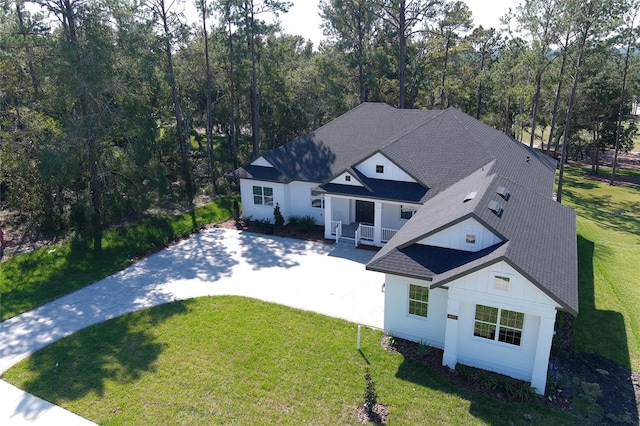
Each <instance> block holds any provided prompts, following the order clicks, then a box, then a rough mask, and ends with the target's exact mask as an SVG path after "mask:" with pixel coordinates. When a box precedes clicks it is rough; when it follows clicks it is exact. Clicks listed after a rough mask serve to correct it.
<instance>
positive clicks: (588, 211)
mask: <svg viewBox="0 0 640 426" xmlns="http://www.w3.org/2000/svg"><path fill="white" fill-rule="evenodd" d="M565 194H566V196H567V198H568V199H569V200H570V201H571V203H573V204H574V205H575V206H576V207H577V210H579V213H580V216H583V217H585V218H587V219H589V220H592V221H594V222H596V223H598V224H599V225H600V226H602V227H603V228H608V229H613V230H616V231H621V232H627V233H630V234H635V233H637V232H638V229H640V202H637V201H620V202H615V201H612V200H611V196H607V195H601V196H598V195H588V196H582V195H576V194H575V193H574V192H572V191H571V190H567V191H566V192H565Z"/></svg>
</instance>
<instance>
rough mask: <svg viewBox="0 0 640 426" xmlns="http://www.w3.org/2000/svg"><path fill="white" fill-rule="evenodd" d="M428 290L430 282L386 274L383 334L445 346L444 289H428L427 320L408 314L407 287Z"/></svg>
mask: <svg viewBox="0 0 640 426" xmlns="http://www.w3.org/2000/svg"><path fill="white" fill-rule="evenodd" d="M410 284H416V285H420V286H424V287H429V284H430V283H429V282H427V281H422V280H417V279H412V278H407V277H400V276H397V275H391V274H386V277H385V286H384V293H385V298H384V331H385V332H386V333H389V334H392V335H393V336H396V337H400V338H402V339H406V340H411V341H412V342H418V343H424V344H428V345H430V346H435V347H437V348H440V349H442V348H443V347H444V333H445V320H446V318H447V290H445V289H441V288H437V289H433V290H429V305H428V316H427V318H423V317H419V316H416V315H410V314H409V285H410Z"/></svg>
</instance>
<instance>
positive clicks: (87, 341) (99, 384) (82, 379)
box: [9, 300, 191, 419]
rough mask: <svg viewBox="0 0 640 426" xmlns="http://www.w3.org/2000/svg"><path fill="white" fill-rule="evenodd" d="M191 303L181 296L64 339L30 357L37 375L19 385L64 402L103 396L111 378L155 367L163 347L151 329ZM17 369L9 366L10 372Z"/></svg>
mask: <svg viewBox="0 0 640 426" xmlns="http://www.w3.org/2000/svg"><path fill="white" fill-rule="evenodd" d="M190 303H191V301H189V300H187V301H181V302H176V303H172V304H170V305H165V306H163V307H162V308H161V309H157V308H156V309H148V310H145V311H143V312H139V313H136V314H134V315H127V316H124V317H118V318H115V319H112V320H110V321H107V322H104V323H101V324H98V325H96V326H94V327H89V328H86V329H84V330H81V331H80V332H78V333H76V334H74V335H73V337H71V338H67V339H62V340H60V341H59V342H57V343H56V344H55V345H53V346H51V347H49V348H47V349H46V350H42V351H38V352H36V353H35V354H33V355H32V356H31V358H29V360H28V361H26V362H27V364H26V370H27V371H29V372H31V373H33V375H32V376H31V378H29V379H28V380H27V381H26V382H25V383H24V384H22V385H21V387H22V388H23V389H24V390H25V391H27V392H29V393H31V394H34V395H41V396H43V397H44V398H46V399H47V400H48V401H50V402H52V403H54V404H56V405H60V404H63V403H65V402H67V401H75V400H78V399H81V398H83V397H85V396H87V395H89V394H95V395H97V396H99V397H101V396H103V395H104V394H105V388H106V383H107V382H108V381H115V382H118V383H131V382H134V381H136V380H138V379H139V378H140V377H141V375H142V374H144V373H145V372H153V371H154V363H155V362H156V360H157V359H158V357H159V356H160V354H161V353H162V351H163V349H164V345H163V344H161V343H159V342H157V340H156V337H155V336H154V335H153V333H152V332H151V330H153V329H154V328H155V327H156V326H158V325H159V324H160V323H162V322H164V321H166V320H168V319H169V318H171V317H174V316H176V315H185V314H188V313H189V312H190V308H189V305H190ZM97 354H100V355H99V356H98V355H97ZM19 373H20V372H19V371H17V370H11V371H10V374H9V375H10V376H13V375H14V374H15V375H16V376H18V375H19ZM9 378H10V379H11V378H13V379H19V377H9ZM31 407H33V405H31V404H30V405H29V407H18V410H21V409H22V408H31ZM45 408H46V407H45ZM16 414H18V413H16ZM40 414H41V413H40V412H39V411H38V410H37V408H36V410H34V411H32V412H29V413H27V415H26V417H27V418H29V419H35V418H37V417H38V416H39V415H40ZM21 415H24V411H21Z"/></svg>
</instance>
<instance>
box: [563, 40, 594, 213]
mask: <svg viewBox="0 0 640 426" xmlns="http://www.w3.org/2000/svg"><path fill="white" fill-rule="evenodd" d="M588 33H589V30H588V28H586V29H584V30H583V33H582V38H581V39H580V46H579V48H578V58H577V60H576V72H575V74H574V76H573V88H572V89H571V97H570V98H569V107H568V108H567V116H566V118H565V122H564V134H563V136H562V155H561V156H560V174H559V176H558V195H557V197H556V201H558V202H559V203H562V183H563V179H564V163H565V162H566V161H567V145H569V131H570V129H571V118H572V116H573V105H574V104H575V100H576V93H577V92H578V83H579V82H580V68H581V66H582V56H583V52H584V46H585V44H586V43H587V35H588Z"/></svg>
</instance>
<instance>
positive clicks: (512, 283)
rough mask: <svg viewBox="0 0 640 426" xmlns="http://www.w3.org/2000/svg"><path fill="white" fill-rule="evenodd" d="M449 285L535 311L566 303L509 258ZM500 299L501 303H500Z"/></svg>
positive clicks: (481, 297)
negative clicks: (553, 296)
mask: <svg viewBox="0 0 640 426" xmlns="http://www.w3.org/2000/svg"><path fill="white" fill-rule="evenodd" d="M444 286H445V287H447V288H449V289H450V290H451V289H456V290H457V291H464V292H465V293H467V294H469V295H470V296H471V297H472V299H473V300H475V301H476V302H478V303H480V304H487V305H490V306H498V305H501V306H504V305H508V306H511V307H512V309H515V307H519V308H518V309H519V310H521V311H523V312H525V311H526V312H531V311H532V309H534V305H535V306H540V307H542V306H553V307H554V308H555V309H562V306H561V305H560V304H559V303H558V302H556V301H555V300H553V299H552V298H551V297H550V296H549V295H547V294H546V293H545V292H544V291H542V290H541V289H540V288H539V287H538V286H536V285H535V284H533V283H532V282H531V281H529V280H528V279H527V278H526V277H525V276H524V275H522V274H521V273H520V272H519V271H517V270H516V269H515V268H513V267H512V266H511V265H509V264H508V263H507V262H505V261H500V262H497V263H494V264H491V265H488V266H486V267H484V268H482V269H479V270H477V271H474V272H472V273H470V274H467V275H464V276H462V277H459V278H457V279H455V280H453V281H451V282H449V283H447V284H445V285H444ZM498 302H499V303H498Z"/></svg>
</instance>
